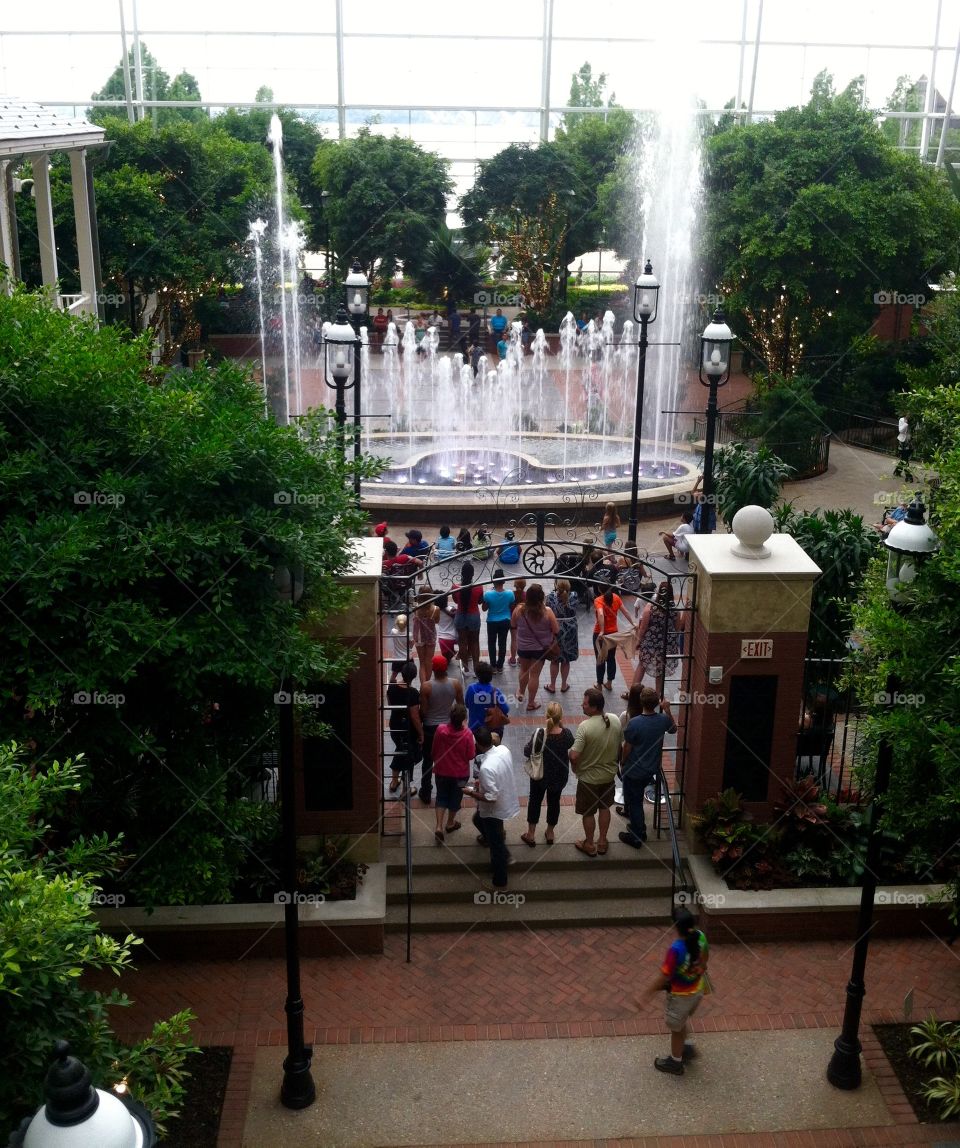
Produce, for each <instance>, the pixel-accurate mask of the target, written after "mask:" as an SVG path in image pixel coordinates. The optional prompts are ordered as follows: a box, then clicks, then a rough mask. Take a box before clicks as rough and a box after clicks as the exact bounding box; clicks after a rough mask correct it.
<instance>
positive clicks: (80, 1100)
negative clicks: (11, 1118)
mask: <svg viewBox="0 0 960 1148" xmlns="http://www.w3.org/2000/svg"><path fill="white" fill-rule="evenodd" d="M54 1051H55V1054H56V1057H57V1059H56V1060H55V1061H54V1063H53V1064H52V1065H51V1066H50V1071H49V1072H48V1073H47V1078H46V1081H45V1083H44V1097H45V1100H46V1103H45V1104H44V1106H43V1107H42V1108H41V1109H39V1110H38V1111H37V1112H36V1113H35V1114H34V1115H33V1116H28V1117H27V1118H26V1119H25V1120H23V1121H22V1122H21V1124H20V1127H19V1128H18V1129H17V1130H16V1132H11V1134H10V1140H9V1144H10V1148H90V1145H93V1144H96V1145H97V1148H154V1145H155V1144H156V1143H157V1132H156V1129H155V1128H154V1126H153V1119H152V1117H151V1116H150V1113H149V1112H148V1111H147V1109H146V1108H144V1106H143V1105H142V1104H139V1103H138V1102H137V1101H135V1100H133V1099H131V1097H130V1096H129V1095H128V1094H124V1095H120V1096H118V1095H117V1094H116V1093H115V1092H106V1091H104V1090H103V1089H102V1088H94V1087H93V1083H92V1081H91V1078H90V1073H89V1071H88V1070H87V1067H86V1065H84V1064H82V1063H81V1062H80V1061H79V1060H77V1058H76V1057H75V1056H71V1055H70V1045H69V1044H67V1042H66V1041H65V1040H58V1041H57V1044H56V1048H55V1050H54ZM118 1087H119V1086H118Z"/></svg>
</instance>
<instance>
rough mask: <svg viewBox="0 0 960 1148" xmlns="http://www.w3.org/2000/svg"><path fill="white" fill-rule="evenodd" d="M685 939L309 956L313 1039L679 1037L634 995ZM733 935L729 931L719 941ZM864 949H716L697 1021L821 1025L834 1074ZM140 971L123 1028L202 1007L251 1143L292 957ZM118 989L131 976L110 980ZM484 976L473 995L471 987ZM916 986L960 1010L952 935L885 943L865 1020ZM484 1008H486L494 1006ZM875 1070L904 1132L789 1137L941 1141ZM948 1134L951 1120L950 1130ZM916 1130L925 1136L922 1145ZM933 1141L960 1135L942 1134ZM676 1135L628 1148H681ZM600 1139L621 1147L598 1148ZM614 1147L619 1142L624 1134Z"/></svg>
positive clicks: (870, 976)
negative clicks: (252, 1082)
mask: <svg viewBox="0 0 960 1148" xmlns="http://www.w3.org/2000/svg"><path fill="white" fill-rule="evenodd" d="M668 937H669V934H668V933H665V932H663V931H661V930H659V929H656V928H650V929H627V928H622V929H618V928H594V929H589V930H586V929H584V930H578V929H569V930H550V931H542V932H536V933H535V932H529V931H526V932H523V931H521V932H515V933H514V932H507V933H481V932H477V931H475V930H474V931H468V932H467V933H465V934H462V935H461V934H436V935H418V936H415V937H414V940H413V961H412V963H411V964H409V965H407V964H406V963H405V962H404V944H405V942H404V939H403V937H401V936H398V935H391V936H388V937H387V942H386V951H385V953H384V955H383V956H382V957H380V956H376V957H360V958H357V957H353V956H351V955H348V954H345V955H344V956H342V957H330V958H312V959H306V960H304V962H303V994H304V1001H305V1005H306V1022H307V1039H308V1040H309V1041H313V1043H315V1044H321V1043H323V1044H358V1043H365V1042H382V1043H395V1042H410V1041H419V1042H432V1041H470V1040H524V1039H534V1038H548V1039H549V1038H577V1037H584V1036H593V1037H597V1036H634V1035H645V1034H654V1033H661V1032H665V1031H666V1030H665V1029H664V1027H663V1024H662V1020H661V1005H660V1002H659V1001H656V1000H647V1001H646V1002H645V1003H643V1004H642V1006H641V1007H640V1009H638V1008H637V1007H636V1006H635V1005H634V1004H633V1003H631V1002H632V1000H633V998H634V997H635V996H636V993H637V990H638V989H642V988H643V987H644V985H645V984H647V983H648V982H649V980H650V978H651V977H652V975H653V972H654V969H655V966H656V962H657V959H658V958H659V956H660V953H661V950H662V949H663V948H664V946H665V943H666V942H667V941H668ZM718 939H719V938H718ZM850 961H851V952H850V949H849V946H846V945H844V944H841V943H836V942H808V943H804V944H799V943H794V944H784V945H779V946H778V945H770V944H758V945H752V946H749V947H748V946H746V945H741V944H736V943H732V944H716V945H715V946H714V949H713V953H712V958H711V972H712V974H713V978H714V982H715V985H716V988H717V992H716V994H715V995H714V996H712V997H708V998H707V999H706V1000H705V1001H704V1004H703V1007H702V1008H701V1010H700V1012H699V1013H698V1014H697V1017H696V1018H695V1021H694V1024H693V1028H694V1029H695V1030H697V1031H703V1032H731V1031H739V1032H744V1031H757V1032H763V1031H764V1030H774V1029H783V1030H787V1029H796V1028H820V1029H823V1030H825V1031H824V1067H826V1063H827V1060H828V1059H829V1055H830V1051H831V1045H832V1041H833V1039H834V1037H835V1036H836V1034H837V1033H838V1032H839V1028H840V1023H841V1019H842V1009H843V1001H844V989H845V986H846V981H847V977H848V975H849V969H850ZM140 964H141V967H140V969H139V971H137V972H133V973H130V974H124V978H123V985H122V987H123V989H124V990H125V991H126V992H128V993H129V995H130V996H131V997H132V998H133V999H134V1001H135V1002H136V1003H135V1004H134V1005H133V1006H132V1007H131V1008H129V1009H125V1010H116V1011H115V1013H114V1017H115V1023H116V1027H117V1029H118V1031H119V1032H120V1033H121V1034H122V1035H125V1036H135V1035H142V1034H143V1033H144V1032H145V1031H147V1030H148V1029H149V1027H150V1026H151V1024H152V1021H153V1020H154V1019H156V1018H159V1017H163V1016H167V1015H169V1014H170V1013H172V1012H174V1011H176V1010H178V1009H181V1008H191V1009H192V1010H193V1011H194V1012H195V1013H196V1015H197V1018H198V1019H197V1023H196V1025H195V1029H194V1032H195V1038H196V1040H197V1041H198V1043H200V1044H231V1045H234V1047H235V1049H236V1050H237V1054H238V1055H237V1056H236V1058H235V1065H234V1070H233V1073H232V1076H231V1091H230V1094H229V1096H228V1102H227V1105H226V1107H225V1111H224V1121H223V1124H222V1127H221V1137H220V1141H219V1144H220V1145H221V1146H223V1148H226V1146H227V1145H239V1143H240V1139H239V1134H240V1131H241V1129H242V1124H243V1116H244V1113H245V1111H246V1104H247V1095H248V1092H247V1089H248V1087H249V1078H250V1074H251V1072H252V1067H253V1055H254V1053H255V1047H256V1046H257V1045H261V1046H262V1045H279V1044H282V1043H283V1042H284V1041H285V1039H286V1037H285V1032H286V1029H285V1019H284V1012H283V1004H284V998H285V980H284V964H283V962H282V961H279V960H249V961H243V962H226V961H224V962H220V961H209V962H189V961H187V962H179V963H173V962H166V963H160V962H156V963H151V962H150V960H149V954H147V953H143V954H142V955H141V957H140ZM101 983H102V984H103V985H104V986H106V985H107V984H111V983H115V981H113V978H103V979H102V982H101ZM467 984H469V985H470V987H471V992H470V993H465V992H464V986H465V985H467ZM910 989H913V990H914V1006H913V1017H914V1018H915V1019H917V1020H919V1019H922V1018H923V1017H925V1016H927V1015H929V1014H930V1013H931V1012H935V1013H936V1015H937V1016H938V1017H941V1018H952V1017H958V1016H960V953H958V952H957V951H955V950H953V949H949V948H947V947H946V946H944V945H943V944H942V943H941V942H940V941H939V940H937V939H936V938H933V937H930V938H913V939H906V940H877V941H874V943H873V944H872V945H871V950H870V958H869V962H868V967H867V998H866V1002H865V1008H864V1023H865V1024H869V1023H877V1022H891V1021H892V1022H895V1021H899V1020H902V1019H903V1015H902V1008H903V1000H904V997H905V995H906V993H907V992H908V991H909V990H910ZM481 1002H483V1003H481ZM863 1038H864V1044H865V1057H866V1061H867V1065H868V1067H869V1068H870V1070H871V1071H872V1072H873V1073H874V1075H875V1076H876V1077H877V1079H878V1084H879V1086H880V1088H881V1090H882V1092H883V1095H884V1098H885V1100H886V1101H887V1104H888V1107H889V1110H890V1113H891V1116H892V1118H893V1119H894V1121H895V1124H894V1125H893V1126H892V1127H890V1128H882V1129H876V1130H869V1131H870V1136H873V1138H872V1139H870V1138H860V1139H858V1138H856V1137H857V1136H864V1135H866V1133H867V1131H868V1130H862V1129H861V1130H857V1131H856V1132H850V1131H849V1130H848V1131H846V1132H836V1133H823V1132H818V1133H802V1134H798V1138H795V1139H790V1137H789V1136H787V1137H784V1136H781V1135H778V1137H777V1142H778V1143H779V1144H781V1145H788V1144H804V1145H814V1144H815V1145H842V1144H890V1143H899V1144H904V1143H907V1144H909V1143H925V1142H927V1141H928V1136H927V1131H928V1130H927V1129H926V1128H921V1127H920V1126H919V1125H917V1123H916V1120H915V1118H914V1116H913V1113H912V1110H911V1109H910V1106H909V1104H908V1103H907V1101H906V1100H905V1098H904V1097H903V1095H902V1093H901V1091H900V1089H899V1086H898V1085H897V1083H896V1079H895V1077H894V1076H893V1074H892V1072H891V1071H890V1070H889V1068H888V1067H887V1065H886V1060H885V1058H884V1057H883V1055H882V1053H881V1052H880V1050H879V1046H878V1045H877V1044H876V1042H875V1040H874V1039H873V1036H872V1033H871V1032H870V1030H869V1029H867V1028H865V1029H864V1032H863ZM947 1127H948V1128H949V1127H950V1126H947ZM911 1137H913V1138H912V1139H911ZM929 1139H933V1140H936V1139H939V1140H941V1141H948V1140H949V1139H950V1136H949V1134H948V1133H945V1132H944V1131H943V1130H942V1129H941V1130H940V1131H939V1133H938V1135H935V1136H931V1137H930V1138H929ZM681 1142H683V1141H681V1140H677V1139H672V1140H663V1139H662V1138H661V1139H645V1140H644V1139H640V1140H631V1141H618V1142H617V1143H620V1144H623V1145H626V1144H631V1145H633V1144H635V1145H644V1146H646V1145H648V1144H654V1143H655V1144H664V1143H670V1144H679V1143H681ZM686 1142H687V1143H696V1144H698V1145H699V1144H701V1143H704V1144H706V1143H710V1144H718V1145H725V1146H726V1145H733V1144H738V1145H739V1144H744V1145H751V1146H752V1145H760V1144H767V1143H773V1142H774V1141H773V1139H771V1138H763V1137H757V1136H750V1137H743V1138H742V1139H739V1140H735V1139H734V1138H732V1137H729V1136H727V1137H717V1138H713V1139H709V1140H704V1139H703V1138H698V1139H696V1141H691V1140H689V1139H688V1140H687V1141H686ZM590 1143H591V1145H593V1148H596V1145H597V1144H600V1143H606V1142H599V1141H597V1142H594V1141H591V1142H590ZM610 1143H611V1144H613V1143H614V1142H610Z"/></svg>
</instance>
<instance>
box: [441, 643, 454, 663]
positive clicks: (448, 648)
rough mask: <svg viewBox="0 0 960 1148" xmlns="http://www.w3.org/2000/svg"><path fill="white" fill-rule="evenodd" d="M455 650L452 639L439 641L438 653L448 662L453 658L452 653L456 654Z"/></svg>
mask: <svg viewBox="0 0 960 1148" xmlns="http://www.w3.org/2000/svg"><path fill="white" fill-rule="evenodd" d="M456 649H457V647H456V643H455V642H454V640H453V638H441V639H440V653H441V654H443V656H444V657H445V658H446V659H447V661H448V662H449V661H450V659H451V658H452V657H453V655H454V653H455V652H456Z"/></svg>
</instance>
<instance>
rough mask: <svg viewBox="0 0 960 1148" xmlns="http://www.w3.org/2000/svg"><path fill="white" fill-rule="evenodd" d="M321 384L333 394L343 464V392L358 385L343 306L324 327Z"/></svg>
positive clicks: (353, 340) (356, 347)
mask: <svg viewBox="0 0 960 1148" xmlns="http://www.w3.org/2000/svg"><path fill="white" fill-rule="evenodd" d="M323 381H324V382H325V383H326V384H327V386H328V387H330V389H331V390H333V391H336V396H337V397H336V401H335V404H334V411H335V413H336V418H337V434H338V435H339V436H340V449H341V450H342V451H343V461H344V462H346V461H347V398H346V394H347V391H348V390H350V388H351V387H356V388H357V389H358V390H359V386H360V340H359V339H358V338H357V333H356V331H354V329H353V327H351V325H350V323H349V321H348V316H347V312H346V309H345V308H344V306H343V304H341V305H340V307H339V308H338V310H337V317H336V319H334V321H333V322H332V323H331V324H330V326H329V327H328V328H327V333H326V335H325V336H324V355H323ZM359 488H360V479H359V476H355V477H354V483H353V489H354V493H355V494H357V495H359V493H360V489H359Z"/></svg>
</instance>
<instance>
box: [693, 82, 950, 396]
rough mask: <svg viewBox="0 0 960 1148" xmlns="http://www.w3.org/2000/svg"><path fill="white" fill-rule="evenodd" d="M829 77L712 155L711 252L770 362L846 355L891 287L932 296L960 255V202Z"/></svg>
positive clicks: (725, 136)
mask: <svg viewBox="0 0 960 1148" xmlns="http://www.w3.org/2000/svg"><path fill="white" fill-rule="evenodd" d="M861 102H862V92H861V91H860V88H859V86H858V83H857V82H856V81H854V83H853V84H851V85H850V86H849V87H848V89H847V90H846V91H844V92H842V93H840V94H834V92H833V87H832V83H831V81H830V79H829V77H828V76H826V75H825V74H822V75H821V76H819V77H818V78H817V81H816V82H815V84H814V87H813V90H812V93H811V98H810V101H809V102H808V103H807V104H806V105H805V106H804V107H802V108H789V109H787V110H786V111H782V112H779V113H778V114H777V115H776V116H775V118H774V119H773V120H770V121H767V122H764V123H755V124H750V125H745V126H730V127H728V128H727V129H726V130H724V131H720V132H718V133H717V134H715V135H714V136H713V137H712V138H711V139H710V140H709V141H708V146H707V155H706V173H705V190H706V200H705V202H706V226H705V257H706V264H707V268H708V273H709V275H710V277H711V279H712V281H713V283H714V285H715V287H716V289H717V290H719V291H721V292H722V293H723V294H724V295H725V296H726V297H727V299H728V300H729V304H728V306H729V309H730V311H731V312H732V319H731V322H732V323H733V324H735V326H736V328H737V329H738V330H739V331H740V332H742V334H741V338H742V340H743V341H744V342H745V343H746V344H747V346H748V347H749V348H750V349H751V351H752V352H753V354H754V355H755V356H756V357H757V358H758V359H759V360H760V361H761V362H763V363H764V364H765V365H766V367H767V369H768V370H770V371H777V372H779V373H781V374H784V375H791V374H793V373H795V372H796V371H797V370H798V369H800V365H801V362H802V360H803V359H804V358H805V357H809V356H813V355H818V354H828V355H835V354H840V353H842V352H843V351H845V350H846V348H847V347H848V346H849V345H850V343H851V341H852V340H853V339H854V338H856V337H857V336H860V335H862V334H864V333H865V332H866V331H867V330H868V329H869V327H870V325H871V323H872V321H873V319H874V317H875V315H876V302H875V296H878V295H879V294H880V293H881V292H884V291H887V290H894V291H897V292H901V293H904V294H910V293H916V294H922V293H923V292H924V291H925V290H926V282H927V278H928V277H929V276H931V275H937V274H939V273H940V271H941V270H943V269H945V268H946V267H949V266H952V265H953V264H954V263H955V262H956V258H957V254H958V247H960V205H958V203H957V202H956V200H955V199H954V198H953V196H952V195H951V193H950V190H949V187H948V185H947V183H946V181H945V179H944V178H943V176H942V174H941V173H939V172H937V171H935V170H933V169H931V168H929V167H925V166H923V165H921V164H920V163H918V162H917V160H916V159H915V158H913V157H912V156H909V155H906V154H904V153H902V152H899V151H898V150H897V149H896V148H895V147H894V146H893V145H892V144H891V143H890V142H889V141H888V140H887V139H886V138H885V137H884V135H883V133H882V132H881V131H880V129H879V128H877V126H876V124H875V123H874V117H873V113H872V112H870V111H868V110H865V109H863V108H862V107H861Z"/></svg>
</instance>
